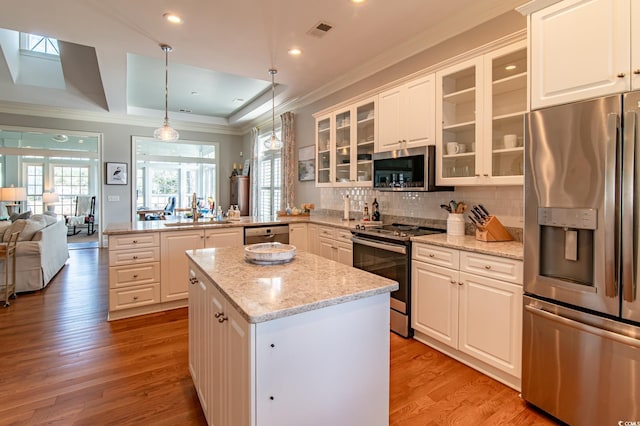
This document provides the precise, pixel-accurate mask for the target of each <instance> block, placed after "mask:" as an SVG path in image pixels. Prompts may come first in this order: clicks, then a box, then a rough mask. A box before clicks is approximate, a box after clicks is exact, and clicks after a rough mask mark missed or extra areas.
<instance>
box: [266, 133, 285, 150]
mask: <svg viewBox="0 0 640 426" xmlns="http://www.w3.org/2000/svg"><path fill="white" fill-rule="evenodd" d="M264 147H265V148H267V149H275V150H278V149H282V141H281V140H280V139H278V137H277V136H276V134H275V133H272V134H271V137H270V138H269V139H267V140H266V141H264Z"/></svg>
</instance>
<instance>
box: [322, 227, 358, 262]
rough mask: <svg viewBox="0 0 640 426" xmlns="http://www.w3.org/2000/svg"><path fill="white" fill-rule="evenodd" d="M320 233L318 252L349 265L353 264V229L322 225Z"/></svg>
mask: <svg viewBox="0 0 640 426" xmlns="http://www.w3.org/2000/svg"><path fill="white" fill-rule="evenodd" d="M318 233H319V238H318V245H319V247H318V248H319V253H318V254H320V256H322V257H326V258H327V259H331V260H335V261H336V262H340V263H342V264H345V265H347V266H353V243H352V242H351V231H349V230H348V229H342V228H333V227H330V226H320V227H319V229H318Z"/></svg>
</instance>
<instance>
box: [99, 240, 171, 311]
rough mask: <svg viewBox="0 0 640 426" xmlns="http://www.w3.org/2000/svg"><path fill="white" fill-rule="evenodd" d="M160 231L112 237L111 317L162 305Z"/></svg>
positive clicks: (110, 256)
mask: <svg viewBox="0 0 640 426" xmlns="http://www.w3.org/2000/svg"><path fill="white" fill-rule="evenodd" d="M159 246H160V238H159V236H158V233H157V232H149V233H140V234H127V235H111V236H109V318H110V319H115V318H117V317H120V316H126V314H124V313H123V312H126V311H135V310H141V309H145V307H146V308H149V307H151V306H154V305H157V304H159V303H160V247H159Z"/></svg>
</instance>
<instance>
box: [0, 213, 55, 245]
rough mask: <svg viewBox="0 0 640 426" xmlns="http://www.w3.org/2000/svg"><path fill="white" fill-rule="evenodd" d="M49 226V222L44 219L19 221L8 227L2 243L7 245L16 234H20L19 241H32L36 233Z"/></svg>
mask: <svg viewBox="0 0 640 426" xmlns="http://www.w3.org/2000/svg"><path fill="white" fill-rule="evenodd" d="M45 226H47V222H45V220H44V219H43V218H40V219H35V220H34V219H18V220H16V221H15V222H13V223H12V224H11V226H9V227H7V228H6V230H5V232H4V236H3V238H2V241H4V242H5V243H6V242H8V241H9V239H10V238H11V234H13V233H14V232H20V236H19V237H18V241H31V239H32V238H33V236H34V235H35V233H36V232H38V231H39V230H41V229H43V228H44V227H45Z"/></svg>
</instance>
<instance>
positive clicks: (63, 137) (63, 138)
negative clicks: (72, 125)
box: [51, 135, 69, 142]
mask: <svg viewBox="0 0 640 426" xmlns="http://www.w3.org/2000/svg"><path fill="white" fill-rule="evenodd" d="M51 139H52V140H54V141H56V142H66V141H68V140H69V136H67V135H55V136H54V137H52V138H51Z"/></svg>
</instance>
